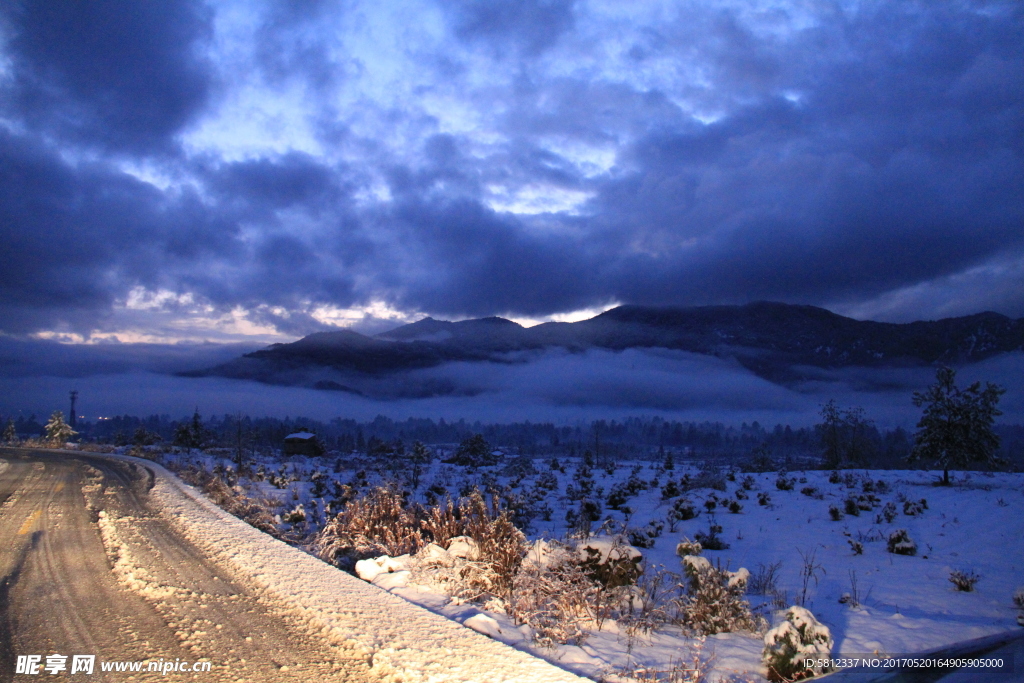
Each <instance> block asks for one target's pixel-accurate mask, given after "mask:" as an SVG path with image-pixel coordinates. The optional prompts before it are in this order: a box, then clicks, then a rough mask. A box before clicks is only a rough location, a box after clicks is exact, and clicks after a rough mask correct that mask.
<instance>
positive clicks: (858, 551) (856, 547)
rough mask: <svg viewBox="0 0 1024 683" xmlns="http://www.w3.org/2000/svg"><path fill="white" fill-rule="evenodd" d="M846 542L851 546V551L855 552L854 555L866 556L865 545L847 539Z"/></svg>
mask: <svg viewBox="0 0 1024 683" xmlns="http://www.w3.org/2000/svg"><path fill="white" fill-rule="evenodd" d="M846 542H847V543H849V544H850V550H852V551H853V554H854V555H863V554H864V544H863V543H861V542H860V541H855V540H853V539H852V538H848V539H846Z"/></svg>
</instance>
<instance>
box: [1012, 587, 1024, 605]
mask: <svg viewBox="0 0 1024 683" xmlns="http://www.w3.org/2000/svg"><path fill="white" fill-rule="evenodd" d="M1013 604H1014V605H1016V606H1017V609H1021V610H1024V586H1018V587H1017V590H1015V591H1013Z"/></svg>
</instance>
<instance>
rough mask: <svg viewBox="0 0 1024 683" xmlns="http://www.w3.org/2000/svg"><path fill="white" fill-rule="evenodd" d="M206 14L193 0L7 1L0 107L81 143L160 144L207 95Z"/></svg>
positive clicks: (139, 147)
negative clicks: (5, 75)
mask: <svg viewBox="0 0 1024 683" xmlns="http://www.w3.org/2000/svg"><path fill="white" fill-rule="evenodd" d="M210 17H211V13H210V12H209V10H208V9H206V8H205V7H204V6H203V5H202V4H201V3H199V2H190V1H168V2H153V3H150V2H143V3H139V2H131V1H130V0H125V1H116V0H115V1H111V2H74V1H66V2H65V1H55V2H8V3H4V4H3V6H2V7H0V26H2V29H3V33H4V34H5V35H4V37H5V39H6V43H7V44H6V53H7V56H8V57H9V58H10V59H11V60H12V66H13V74H14V77H13V78H12V79H11V82H9V83H6V84H5V86H4V88H3V90H4V93H3V97H2V98H0V99H3V100H6V101H7V103H8V104H7V105H6V106H4V109H5V110H7V111H8V113H9V114H11V113H13V114H14V115H16V116H18V117H22V118H24V119H25V120H27V121H31V124H32V126H33V127H37V126H38V127H40V128H44V129H45V130H47V131H48V132H50V133H53V134H56V135H59V136H61V137H66V138H68V139H72V140H75V141H78V142H82V143H85V144H87V145H102V146H103V147H106V148H108V149H112V150H115V151H122V152H140V151H153V150H158V149H161V148H165V147H167V146H168V145H169V142H170V138H171V137H172V136H173V135H174V134H175V133H177V132H178V131H179V130H180V129H181V128H182V127H183V126H184V125H185V124H186V123H188V122H189V121H190V120H191V119H192V118H193V116H194V115H195V114H196V113H197V111H199V110H200V109H201V108H202V107H203V106H204V104H205V103H206V100H207V97H208V96H209V91H210V82H209V74H208V71H207V68H206V67H205V66H204V64H203V61H202V59H201V58H200V57H199V56H198V52H197V43H198V42H200V41H203V40H205V39H207V38H209V36H210V32H211V31H210V24H209V22H210Z"/></svg>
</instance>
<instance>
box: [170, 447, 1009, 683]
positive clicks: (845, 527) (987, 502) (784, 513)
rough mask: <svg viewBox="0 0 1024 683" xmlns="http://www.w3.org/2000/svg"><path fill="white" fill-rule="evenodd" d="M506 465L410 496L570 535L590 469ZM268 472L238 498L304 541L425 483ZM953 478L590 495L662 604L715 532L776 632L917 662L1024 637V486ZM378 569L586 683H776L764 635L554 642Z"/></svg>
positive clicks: (355, 461)
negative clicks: (789, 630)
mask: <svg viewBox="0 0 1024 683" xmlns="http://www.w3.org/2000/svg"><path fill="white" fill-rule="evenodd" d="M163 457H164V458H168V459H170V460H172V461H177V462H178V464H181V463H184V462H188V461H191V462H195V463H196V464H197V465H201V466H203V467H204V468H206V469H208V470H211V471H212V470H213V469H214V468H216V467H218V465H219V466H220V467H219V469H221V470H222V471H223V468H224V467H225V465H227V463H228V462H229V460H228V459H227V458H226V457H225V458H223V459H222V458H218V457H217V456H216V455H212V454H200V455H195V454H193V455H191V456H187V455H183V454H182V455H165V456H163ZM507 462H508V461H506V464H505V465H503V466H500V467H493V468H486V467H485V468H478V469H476V470H474V471H468V470H467V469H466V468H462V467H458V466H455V465H448V464H442V463H441V462H439V460H437V459H435V460H434V461H433V462H432V463H431V464H430V465H428V466H426V468H425V469H424V471H423V472H422V473H421V474H420V476H419V481H418V482H417V483H418V487H416V488H415V491H416V493H415V498H416V499H418V500H420V501H423V500H424V499H425V494H426V496H428V497H429V496H430V495H431V494H428V493H426V492H427V491H430V490H433V491H434V495H437V494H442V497H443V495H444V494H447V495H450V496H452V497H458V496H459V495H460V494H463V495H464V494H465V493H466V492H467V491H469V490H470V489H471V488H472V486H474V485H478V486H480V487H481V488H490V489H491V490H495V491H503V492H504V495H505V496H506V497H508V496H511V497H513V498H515V497H517V496H518V497H519V499H520V500H521V501H525V502H524V503H523V506H524V508H528V509H529V510H531V511H532V513H531V514H528V515H527V516H532V519H530V522H529V526H528V527H527V532H528V538H529V539H530V540H531V541H536V540H538V539H565V538H566V536H567V534H569V533H570V532H572V531H573V529H571V528H570V524H569V523H567V521H566V514H567V512H568V511H570V510H577V509H578V508H579V502H578V499H579V497H580V496H579V488H580V487H581V482H582V480H585V479H586V478H587V476H588V475H587V472H586V469H587V468H583V469H581V464H580V462H578V461H572V460H563V461H562V462H560V463H557V464H558V465H559V468H554V469H553V468H552V466H551V464H552V463H551V462H550V461H549V459H547V458H537V459H535V460H533V461H532V462H528V459H526V458H522V457H521V458H518V459H515V460H514V461H513V463H514V464H513V465H512V466H511V467H510V466H508V465H507ZM259 465H261V467H260V468H259V469H260V470H261V471H262V472H263V475H262V477H261V476H255V477H254V478H253V479H247V478H242V479H241V480H239V485H240V486H242V487H243V488H244V489H245V490H247V491H248V492H249V493H251V494H252V495H261V496H269V497H273V498H275V499H278V500H280V501H281V507H280V508H279V509H280V512H281V513H283V514H282V515H281V517H282V519H283V520H284V521H282V522H281V523H280V526H279V528H280V529H282V530H284V531H285V533H286V536H291V537H292V538H293V539H302V538H305V539H308V538H309V537H310V534H311V533H312V532H314V531H315V530H316V529H317V528H318V527H319V526H321V525H322V524H323V522H324V521H325V520H326V515H325V509H327V508H328V507H329V506H330V501H331V499H332V497H333V496H334V495H336V494H337V493H338V492H339V491H340V489H341V487H342V485H343V484H349V485H351V486H352V487H353V490H355V491H359V490H367V489H369V488H372V487H373V486H374V485H376V484H377V483H380V482H381V481H384V480H385V479H397V480H399V481H401V482H404V483H405V484H406V486H407V487H409V489H410V490H411V488H412V487H411V486H410V485H409V471H408V468H405V469H404V470H402V469H400V470H394V469H392V470H390V471H383V472H382V471H378V468H377V467H376V466H375V463H374V462H373V461H371V460H369V459H367V458H365V457H362V458H360V457H356V456H342V457H335V456H330V457H326V458H321V459H317V458H303V457H297V458H293V459H289V460H286V461H284V462H281V461H280V460H279V459H276V458H267V459H264V460H263V461H262V462H260V463H259ZM531 470H532V471H531ZM314 475H317V476H314ZM940 475H941V473H936V472H925V471H862V470H845V471H843V472H841V473H838V475H837V474H832V473H829V472H823V471H806V472H799V471H794V472H789V473H783V474H780V473H778V472H768V473H750V474H748V473H743V472H740V471H738V470H732V469H729V468H726V467H721V468H709V467H707V466H700V465H698V464H697V463H684V462H678V461H677V462H676V463H675V464H674V466H673V467H672V469H671V470H667V469H666V463H665V462H663V461H661V460H656V461H650V462H648V461H638V462H628V461H627V462H620V463H617V466H606V467H604V468H601V469H599V468H596V467H594V468H592V469H590V471H589V476H590V477H591V478H592V480H593V486H592V492H591V495H590V499H592V500H596V501H600V503H601V507H602V510H601V512H600V519H599V520H598V521H596V522H594V523H593V524H592V528H591V533H592V534H594V535H596V536H598V537H602V535H604V536H615V535H617V536H620V537H622V538H626V539H630V538H631V539H632V540H633V542H634V544H635V545H641V546H644V545H649V546H650V547H641V548H639V550H640V552H642V554H643V558H644V566H645V576H646V577H651V576H653V575H654V574H656V573H657V571H658V569H659V567H662V568H664V569H665V570H667V571H668V572H672V573H674V574H675V575H677V576H672V575H665V578H666V579H667V581H668V583H667V584H666V585H668V586H669V588H670V590H667V591H665V593H664V595H663V596H662V597H663V598H664V599H665V600H668V599H670V598H671V597H673V596H677V595H678V592H677V591H674V590H671V589H674V586H675V585H676V584H678V583H680V582H683V581H684V580H685V579H683V578H681V575H682V574H683V571H682V567H681V563H680V558H679V556H678V555H677V554H676V549H677V545H678V543H679V542H680V540H681V539H684V538H687V539H694V538H696V537H698V534H707V533H708V532H709V530H710V527H711V526H712V525H717V526H720V527H721V531H720V532H719V533H718V534H717V536H718V538H719V539H720V540H721V541H722V542H723V543H724V545H727V546H728V547H727V548H724V549H721V550H708V549H705V550H704V551H703V557H706V558H708V559H709V560H710V561H711V562H712V563H720V564H721V565H722V567H723V568H725V567H727V568H729V569H732V570H737V569H739V568H741V567H743V568H746V569H748V570H749V571H750V572H751V573H752V575H753V576H752V579H751V581H750V585H749V586H748V594H747V596H746V597H747V599H748V600H749V601H750V603H751V605H752V606H753V608H754V612H755V614H760V615H762V616H763V617H764V618H765V622H764V624H763V627H767V626H770V625H775V624H778V623H779V622H780V621H781V620H782V618H783V614H784V611H785V608H786V607H788V606H790V605H794V604H802V605H803V606H804V607H806V608H807V609H809V610H810V611H811V612H812V613H813V614H814V615H815V617H817V619H818V620H819V621H820V622H822V623H823V624H824V625H826V626H827V627H828V628H829V629H830V631H831V634H832V638H833V641H834V647H833V650H832V653H833V655H834V656H835V655H847V656H848V655H855V654H868V653H871V654H881V655H898V654H909V653H915V652H921V651H925V650H930V649H933V648H937V647H940V646H944V645H948V644H952V643H955V642H959V641H964V640H967V639H971V638H977V637H981V636H986V635H990V634H994V633H999V632H1003V631H1008V630H1013V629H1019V628H1020V626H1018V623H1017V615H1018V610H1017V608H1016V607H1015V606H1014V603H1013V600H1012V596H1013V593H1014V590H1015V589H1016V588H1017V587H1018V586H1020V585H1022V584H1024V550H1022V547H1024V546H1022V545H1021V542H1020V539H1021V538H1024V495H1022V493H1024V475H1021V474H1008V473H994V474H993V473H967V474H964V473H959V472H958V473H954V479H955V485H953V486H949V487H939V486H935V485H934V483H935V481H936V480H937V479H938V478H939V476H940ZM316 481H318V482H319V483H314V482H316ZM670 482H672V484H670ZM707 484H711V485H714V486H717V487H719V488H710V487H709V486H707ZM780 484H781V485H782V488H780ZM673 485H674V486H673ZM583 486H586V484H585V482H584V483H583ZM722 487H724V490H721V488H722ZM615 491H618V492H620V495H619V496H618V498H619V500H618V501H616V500H615V496H611V494H612V493H613V492H615ZM567 492H568V493H567ZM610 496H611V499H610ZM574 499H575V500H574ZM680 500H682V501H684V503H678V502H677V501H680ZM712 501H713V504H712ZM609 502H611V503H613V504H614V506H615V508H618V509H613V508H612V507H610V506H609ZM686 502H688V503H689V504H690V505H691V506H692V507H693V508H694V511H695V512H696V513H697V516H696V517H694V518H692V519H688V520H685V521H680V520H675V521H673V520H672V519H670V515H669V512H670V510H672V509H673V507H675V508H676V509H679V508H680V507H685V503H686ZM730 508H731V509H730ZM830 508H831V509H832V511H830ZM733 510H736V511H733ZM296 512H298V513H300V514H295V513H296ZM570 516H571V514H570ZM300 518H304V519H300ZM289 520H290V521H289ZM659 527H660V528H659ZM673 527H674V530H673ZM898 530H904V531H905V532H906V539H908V540H904V541H903V542H902V543H901V544H898V545H899V547H898V548H896V549H906V550H909V548H910V546H911V545H913V546H915V552H914V554H912V555H907V554H897V553H894V552H890V549H889V546H890V545H893V544H896V543H897V541H899V540H900V539H901V538H903V537H902V536H899V535H897V536H894V540H893V543H892V544H890V543H889V539H890V536H893V534H894V533H895V532H897V531H898ZM576 531H577V532H578V528H577V529H576ZM630 532H632V534H630ZM577 536H578V533H577ZM299 542H300V543H301V541H299ZM580 542H581V541H580V540H579V539H578V538H577V540H576V543H580ZM311 559H312V558H311ZM380 564H384V565H385V566H386V569H387V571H384V572H382V573H380V574H379V575H377V576H376V577H374V578H373V583H374V584H375V585H376V586H377V587H379V588H381V589H383V590H386V591H388V592H390V593H392V594H393V595H395V596H398V597H401V598H404V599H405V600H408V601H410V602H414V603H417V604H419V605H422V606H424V607H426V608H427V609H429V610H431V611H433V612H435V613H437V614H440V615H443V616H445V617H447V618H449V619H451V620H453V621H455V622H459V623H461V624H464V625H465V626H467V627H469V628H471V629H474V630H476V631H479V632H481V633H484V634H485V635H488V636H490V637H491V638H493V639H494V640H497V641H501V642H503V643H507V644H509V645H512V646H513V647H515V648H518V649H520V650H525V651H528V652H530V653H532V654H535V655H536V656H538V657H541V658H544V659H547V660H549V661H551V662H553V663H556V664H558V665H559V666H561V667H564V668H566V669H568V670H570V671H573V672H576V673H578V674H581V675H584V676H587V677H590V678H594V679H598V680H601V679H604V680H629V679H628V677H627V674H628V673H629V672H638V671H643V670H644V669H646V670H647V672H648V673H647V674H645V675H648V676H650V678H648V679H646V680H655V678H654V674H653V673H651V672H652V671H666V670H668V669H669V668H670V667H671V665H672V664H676V663H678V662H680V661H691V662H692V661H694V660H695V659H696V660H699V661H700V662H701V665H700V666H701V668H702V669H703V670H705V671H707V672H710V674H711V675H710V679H711V680H758V679H762V678H763V676H764V675H765V672H766V670H765V668H764V666H763V665H762V661H761V654H762V650H763V648H764V641H763V637H764V628H762V629H760V630H759V631H755V632H751V631H746V632H734V633H718V634H715V635H710V636H708V637H706V639H705V638H699V637H696V636H695V635H694V634H693V633H692V632H691V633H687V632H685V630H684V629H683V628H681V627H679V626H673V625H672V624H671V623H664V624H661V625H660V626H659V627H658V628H657V629H656V630H655V631H654V632H652V633H648V634H645V633H643V632H642V631H641V632H636V631H635V630H633V629H628V628H626V626H625V625H624V624H622V623H616V622H615V621H614V620H609V621H605V622H604V623H603V625H602V628H600V629H597V628H594V627H593V625H591V628H590V630H589V632H588V633H587V634H586V635H585V637H584V638H580V639H577V642H576V644H558V645H555V646H547V647H545V646H541V645H539V644H538V643H536V642H534V639H533V636H534V635H535V634H534V633H533V632H532V631H531V630H530V628H529V627H528V626H525V625H523V624H517V623H515V622H514V621H513V619H512V618H511V617H510V616H508V615H507V614H505V613H504V611H503V610H501V609H500V605H498V604H497V603H495V602H491V603H489V604H487V605H486V607H485V606H484V605H482V604H477V603H472V602H463V601H461V600H458V599H451V598H450V596H449V595H447V594H446V593H445V592H444V589H443V588H442V587H439V585H438V583H437V582H436V581H431V580H428V579H429V572H424V571H422V570H421V569H422V568H421V566H420V565H421V564H422V563H418V562H417V561H415V560H414V559H410V558H408V557H405V558H402V557H400V558H397V559H396V560H395V561H393V562H384V561H382V562H380ZM772 567H774V572H772V569H771V568H772ZM364 568H365V565H364ZM408 570H412V571H408ZM292 571H293V572H294V571H295V570H294V569H293V570H292ZM302 571H306V570H302ZM953 572H961V573H962V574H963V575H964V576H965V577H967V578H968V579H969V578H970V577H972V576H975V577H978V578H977V581H976V583H975V585H974V590H973V591H970V592H965V591H958V590H956V589H955V587H954V584H953V583H952V582H951V581H950V576H951V574H952V573H953ZM772 574H774V580H773V581H772V580H771V576H772ZM364 575H365V576H367V577H369V576H370V574H367V573H365V572H364ZM766 579H768V580H767V583H768V584H769V585H767V586H765V585H764V584H765V583H766ZM758 584H760V585H758ZM366 588H367V589H368V590H369V592H367V593H366V595H367V596H375V595H377V593H376V589H371V588H370V587H369V586H368V585H367V586H366ZM345 590H346V591H347V590H349V588H346V589H345ZM374 599H375V600H379V599H377V598H374ZM388 604H390V603H388ZM381 605H382V606H383V605H384V603H381ZM408 640H410V642H412V641H415V637H413V638H410V639H408ZM538 680H539V679H538ZM546 680H552V679H546ZM658 680H660V679H658Z"/></svg>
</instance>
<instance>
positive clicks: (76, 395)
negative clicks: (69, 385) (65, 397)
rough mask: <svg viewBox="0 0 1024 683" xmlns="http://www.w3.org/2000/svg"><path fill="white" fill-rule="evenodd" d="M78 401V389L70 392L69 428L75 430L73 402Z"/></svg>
mask: <svg viewBox="0 0 1024 683" xmlns="http://www.w3.org/2000/svg"><path fill="white" fill-rule="evenodd" d="M77 399H78V389H72V390H71V420H70V423H71V428H72V429H74V428H75V401H76V400H77Z"/></svg>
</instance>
